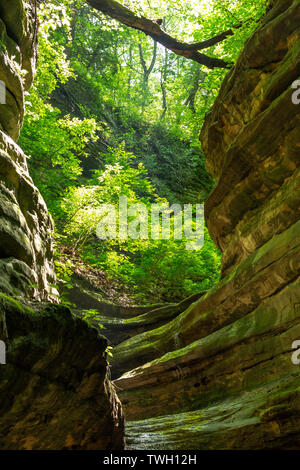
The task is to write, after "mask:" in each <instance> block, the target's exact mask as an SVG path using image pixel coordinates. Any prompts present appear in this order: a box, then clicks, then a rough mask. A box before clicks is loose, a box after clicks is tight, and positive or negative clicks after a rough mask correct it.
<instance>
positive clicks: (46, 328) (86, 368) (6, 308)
mask: <svg viewBox="0 0 300 470" xmlns="http://www.w3.org/2000/svg"><path fill="white" fill-rule="evenodd" d="M0 315H1V317H2V324H3V321H4V322H5V323H6V328H5V330H6V332H7V333H6V338H5V341H6V344H7V345H8V352H7V358H6V360H7V364H6V365H2V366H0V378H1V380H0V449H2V450H3V449H5V450H12V449H18V450H20V449H26V450H32V449H33V450H34V449H40V450H41V449H44V450H45V449H48V450H62V449H85V450H101V449H102V450H107V449H113V450H116V449H122V448H123V445H124V443H123V434H124V430H123V415H122V409H121V404H120V402H119V400H118V398H117V396H116V393H115V390H114V388H113V386H112V384H111V382H110V380H109V373H108V366H107V361H106V353H105V349H106V347H107V340H106V339H105V338H104V337H103V336H100V335H99V334H98V333H97V331H96V330H95V329H94V328H91V327H90V326H88V324H87V323H85V322H83V321H82V320H80V319H79V318H76V317H75V316H74V315H72V314H71V312H70V311H69V310H68V309H67V308H65V307H61V306H59V305H54V304H52V305H51V304H38V308H37V306H36V304H33V305H32V306H30V307H29V306H26V305H24V304H22V303H20V302H17V301H16V300H14V299H12V298H10V297H8V296H6V295H4V294H0ZM4 316H5V318H4ZM0 326H1V322H0Z"/></svg>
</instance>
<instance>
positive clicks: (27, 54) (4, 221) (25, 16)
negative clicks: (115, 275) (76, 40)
mask: <svg viewBox="0 0 300 470" xmlns="http://www.w3.org/2000/svg"><path fill="white" fill-rule="evenodd" d="M34 5H35V2H33V1H31V2H26V3H25V2H23V1H22V0H9V1H8V0H5V1H3V2H1V5H0V80H1V82H2V88H1V92H2V93H1V94H2V95H3V94H4V92H3V86H5V103H2V104H0V240H1V246H0V288H1V290H2V291H5V292H7V293H8V294H10V295H30V296H35V297H36V298H37V299H47V298H48V297H49V294H51V291H52V288H51V287H50V285H51V284H54V283H55V274H54V269H53V259H52V258H53V255H52V242H51V234H52V228H53V227H52V221H51V218H50V216H49V214H48V211H47V208H46V206H45V203H44V201H43V199H42V197H41V195H40V193H39V191H38V190H37V188H36V187H35V186H34V184H33V182H32V180H31V178H30V176H29V174H28V168H27V163H26V157H25V155H24V154H23V152H22V150H21V149H20V148H19V147H18V145H17V144H16V143H15V140H16V139H17V138H18V136H19V133H20V130H21V126H22V122H23V118H24V97H25V92H26V91H27V90H28V89H29V87H30V86H31V84H32V80H33V75H34V69H35V62H36V51H37V17H36V11H35V6H34ZM2 97H3V96H2ZM31 286H35V287H31Z"/></svg>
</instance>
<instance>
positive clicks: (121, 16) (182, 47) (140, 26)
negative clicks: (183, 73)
mask: <svg viewBox="0 0 300 470" xmlns="http://www.w3.org/2000/svg"><path fill="white" fill-rule="evenodd" d="M87 3H88V4H89V5H91V6H92V7H93V8H96V9H97V10H99V11H101V12H102V13H104V14H106V15H108V16H110V17H111V18H113V19H115V20H117V21H119V22H120V23H123V24H125V25H126V26H129V27H131V28H134V29H137V30H139V31H142V32H143V33H145V34H147V35H148V36H150V37H152V39H154V41H157V42H159V43H160V44H162V45H163V46H164V47H166V48H167V49H169V50H171V51H172V52H174V53H175V54H178V55H181V56H183V57H185V58H186V59H190V60H194V61H195V62H198V63H199V64H203V65H205V66H206V67H208V68H211V69H213V68H215V67H220V68H229V67H230V66H231V64H230V63H228V62H225V61H224V60H222V59H217V58H213V57H209V56H207V55H205V54H202V53H200V52H199V51H200V50H202V49H206V48H207V47H210V46H213V45H215V44H218V43H219V42H222V41H224V39H226V38H227V37H228V36H232V35H233V34H234V32H233V29H228V30H227V31H224V32H223V33H220V34H217V35H216V36H214V37H212V38H210V39H207V40H205V41H201V42H197V43H186V42H182V41H179V40H178V39H176V38H174V37H172V36H170V35H169V34H168V33H166V32H165V31H164V30H163V29H162V28H161V27H160V25H159V24H158V23H157V22H156V21H152V20H149V19H148V18H146V17H144V16H137V15H135V14H134V13H133V12H132V11H131V10H129V8H126V7H124V6H123V5H121V4H120V3H118V2H116V1H115V0H87ZM241 26H242V24H241V23H240V24H238V25H236V26H234V29H237V28H240V27H241Z"/></svg>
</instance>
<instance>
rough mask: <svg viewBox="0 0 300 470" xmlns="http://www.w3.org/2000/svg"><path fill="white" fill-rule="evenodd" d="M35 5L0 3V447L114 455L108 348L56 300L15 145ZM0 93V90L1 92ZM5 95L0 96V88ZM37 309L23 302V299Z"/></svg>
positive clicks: (29, 73)
mask: <svg viewBox="0 0 300 470" xmlns="http://www.w3.org/2000/svg"><path fill="white" fill-rule="evenodd" d="M37 21H38V20H37V16H36V2H35V1H33V0H30V1H26V2H25V1H23V0H1V3H0V80H1V81H2V82H3V83H4V84H5V86H6V103H3V104H0V340H2V341H5V344H6V347H7V356H6V364H5V365H3V364H2V365H0V449H10V450H11V449H121V448H122V447H123V415H122V410H121V406H120V402H119V400H118V398H117V396H116V394H115V390H114V388H113V386H112V385H111V383H110V380H109V372H108V367H107V361H106V353H105V349H106V347H107V341H106V339H105V338H103V337H100V336H99V335H98V334H97V332H96V330H95V329H93V328H90V327H88V325H87V324H86V323H85V322H83V321H82V320H80V319H78V318H77V319H76V318H75V317H74V316H73V315H72V314H71V312H70V311H69V310H68V309H66V308H63V307H61V306H59V305H55V304H52V305H51V304H47V303H45V301H46V300H51V298H52V300H53V293H55V292H53V288H52V287H51V284H53V283H54V282H55V273H54V269H53V253H52V229H53V226H52V221H51V218H50V216H49V213H48V211H47V208H46V205H45V203H44V201H43V199H42V197H41V195H40V193H39V191H38V189H37V188H36V187H35V186H34V184H33V182H32V179H31V178H30V175H29V173H28V168H27V162H26V156H25V155H24V153H23V152H22V150H21V149H20V147H19V146H18V145H17V143H16V140H17V138H18V136H19V133H20V130H21V126H22V122H23V117H24V96H25V93H26V91H27V90H28V89H29V88H30V86H31V84H32V80H33V76H34V70H35V64H36V55H37V28H38V23H37ZM1 90H2V88H1ZM2 91H3V90H2ZM25 297H26V298H27V299H31V300H32V299H35V301H44V302H43V303H41V302H39V303H37V302H32V301H31V302H29V301H27V302H26V304H25V303H24V298H25Z"/></svg>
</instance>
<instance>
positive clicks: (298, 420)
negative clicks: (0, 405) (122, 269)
mask: <svg viewBox="0 0 300 470" xmlns="http://www.w3.org/2000/svg"><path fill="white" fill-rule="evenodd" d="M299 24H300V4H299V1H298V0H277V1H276V0H275V1H274V2H272V8H271V9H270V10H269V11H268V13H267V15H266V16H265V17H264V18H263V20H262V22H261V24H260V26H259V28H258V29H257V31H255V32H254V34H253V35H252V37H251V38H250V39H249V40H248V41H247V43H246V45H245V48H244V50H243V52H242V54H241V56H240V58H239V60H238V62H237V65H236V67H235V68H234V69H233V70H232V71H231V72H230V73H229V74H228V76H227V78H226V79H225V81H224V83H223V86H222V89H221V92H220V94H219V97H218V99H217V101H216V103H215V105H214V107H213V110H212V112H211V114H210V115H209V116H208V117H207V119H206V122H205V125H204V127H203V129H202V133H201V140H202V144H203V149H204V151H205V153H206V156H207V168H208V170H209V172H210V173H211V174H212V175H213V176H214V178H215V180H216V186H215V189H214V190H213V192H212V193H211V195H210V196H209V198H208V200H207V202H206V208H205V213H206V221H207V225H208V228H209V231H210V234H211V236H212V237H213V239H214V240H215V242H216V244H217V245H218V246H219V247H220V249H221V250H222V253H223V263H222V280H221V282H220V283H219V284H218V285H217V286H215V287H214V288H213V289H211V290H210V291H209V292H207V293H206V294H205V295H204V296H203V297H201V298H200V299H199V300H196V301H195V302H194V303H192V305H191V306H189V307H188V308H187V309H186V310H184V311H182V313H180V314H177V315H176V316H175V318H173V319H172V320H171V321H167V322H166V323H165V324H164V325H162V326H159V328H155V329H151V327H149V329H148V331H147V330H146V331H143V332H142V333H140V334H138V335H136V336H133V337H131V338H129V339H127V340H126V341H124V342H122V343H120V344H119V345H118V346H117V347H116V348H115V350H114V358H113V371H114V376H115V377H118V376H119V378H117V379H116V380H115V384H116V386H117V387H118V390H119V396H120V397H121V401H122V403H123V406H124V408H125V415H126V417H127V419H128V423H127V443H128V447H129V448H138V449H139V448H140V449H141V448H144V449H155V448H157V447H159V448H164V449H208V448H209V449H262V448H282V449H293V448H299V445H300V400H299V396H300V395H299V391H300V375H299V366H297V365H294V364H293V363H292V361H291V356H292V343H293V341H294V340H299V339H300V282H299V280H300V278H299V275H300V221H299V215H300V173H299V162H300V147H299V142H300V126H299V124H300V122H299V121H300V106H297V105H295V104H293V102H292V93H293V91H294V90H293V89H292V88H291V85H292V83H293V82H294V80H296V79H299V77H300V54H299V50H300V32H299ZM149 315H150V316H151V313H150V314H149Z"/></svg>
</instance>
